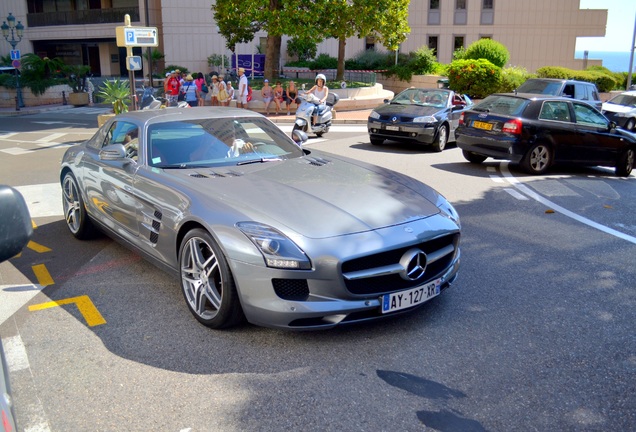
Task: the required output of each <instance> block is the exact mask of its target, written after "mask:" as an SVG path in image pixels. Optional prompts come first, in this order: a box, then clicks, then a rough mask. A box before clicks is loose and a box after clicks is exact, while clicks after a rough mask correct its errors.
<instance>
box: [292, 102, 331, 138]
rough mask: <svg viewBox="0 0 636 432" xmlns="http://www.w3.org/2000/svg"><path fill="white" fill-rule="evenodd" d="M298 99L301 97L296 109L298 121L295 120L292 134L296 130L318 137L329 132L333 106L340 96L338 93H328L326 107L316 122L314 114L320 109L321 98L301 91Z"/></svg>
mask: <svg viewBox="0 0 636 432" xmlns="http://www.w3.org/2000/svg"><path fill="white" fill-rule="evenodd" d="M298 99H300V101H301V102H300V105H299V106H298V109H297V110H296V121H295V122H294V129H293V130H292V136H293V135H294V131H296V130H300V131H303V132H305V133H313V134H315V135H316V136H318V137H321V136H322V135H323V134H326V133H327V132H329V128H330V127H331V120H332V119H333V112H332V111H333V107H334V106H335V105H336V104H337V103H338V100H340V97H339V96H338V95H337V94H336V93H329V95H327V101H326V104H325V105H326V107H325V108H324V109H323V110H322V112H320V113H318V115H317V116H316V121H315V123H314V115H315V113H316V111H317V110H318V105H319V104H320V99H318V98H317V97H316V96H315V95H314V94H313V93H300V94H299V95H298Z"/></svg>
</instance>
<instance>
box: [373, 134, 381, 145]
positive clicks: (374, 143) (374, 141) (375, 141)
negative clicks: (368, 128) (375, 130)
mask: <svg viewBox="0 0 636 432" xmlns="http://www.w3.org/2000/svg"><path fill="white" fill-rule="evenodd" d="M369 139H370V140H371V144H373V145H382V144H384V138H380V137H376V136H373V135H371V136H370V137H369Z"/></svg>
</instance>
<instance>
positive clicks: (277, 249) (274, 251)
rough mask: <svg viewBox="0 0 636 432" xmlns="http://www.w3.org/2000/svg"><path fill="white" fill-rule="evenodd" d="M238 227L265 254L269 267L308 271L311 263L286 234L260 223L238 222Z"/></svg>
mask: <svg viewBox="0 0 636 432" xmlns="http://www.w3.org/2000/svg"><path fill="white" fill-rule="evenodd" d="M236 227H237V228H238V229H240V230H241V231H242V232H243V234H245V235H246V236H247V238H249V239H250V240H251V241H252V243H254V245H256V247H257V248H258V250H259V251H260V252H261V253H262V254H263V258H264V259H265V264H266V265H267V267H272V268H281V269H296V270H308V269H311V262H310V261H309V258H308V257H307V255H305V252H303V251H302V250H301V249H300V248H299V247H298V246H297V245H296V243H294V242H293V241H291V240H290V239H289V238H288V237H287V236H286V235H285V234H283V233H281V232H280V231H278V230H277V229H275V228H272V227H271V226H269V225H264V224H261V223H258V222H238V223H237V224H236Z"/></svg>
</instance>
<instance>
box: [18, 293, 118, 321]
mask: <svg viewBox="0 0 636 432" xmlns="http://www.w3.org/2000/svg"><path fill="white" fill-rule="evenodd" d="M72 303H75V304H77V309H78V310H79V311H80V313H81V314H82V316H83V317H84V319H85V320H86V324H88V326H89V327H94V326H98V325H101V324H106V320H105V319H104V317H103V316H102V314H100V313H99V311H98V310H97V308H96V307H95V305H94V304H93V302H92V301H91V299H90V298H89V297H88V296H87V295H83V296H79V297H72V298H67V299H62V300H57V301H52V302H47V303H40V304H37V305H32V306H29V310H30V311H38V310H43V309H49V308H52V307H56V306H62V305H67V304H72Z"/></svg>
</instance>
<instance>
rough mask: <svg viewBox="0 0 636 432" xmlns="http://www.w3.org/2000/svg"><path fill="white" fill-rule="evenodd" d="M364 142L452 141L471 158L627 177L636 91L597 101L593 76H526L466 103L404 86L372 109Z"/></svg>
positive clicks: (443, 92) (437, 144) (538, 170)
mask: <svg viewBox="0 0 636 432" xmlns="http://www.w3.org/2000/svg"><path fill="white" fill-rule="evenodd" d="M367 128H368V132H369V137H370V140H371V144H374V145H379V144H383V143H384V141H385V140H392V141H400V142H409V143H417V144H425V145H429V146H431V147H432V149H433V150H434V151H438V152H439V151H442V150H443V149H444V148H445V146H446V143H447V142H452V141H456V142H457V146H458V147H459V148H460V149H461V150H462V152H463V155H464V157H465V158H466V159H467V160H468V161H469V162H471V163H481V162H483V161H484V160H486V159H487V158H489V157H490V158H494V159H503V160H509V161H511V162H513V163H516V164H519V165H520V166H521V168H522V169H524V170H525V171H526V172H528V173H530V174H543V173H545V172H546V171H547V170H548V169H550V167H552V166H554V165H556V164H576V165H588V166H609V167H614V169H615V172H616V175H618V176H629V175H630V173H631V172H632V169H633V167H634V158H635V153H636V134H634V133H633V132H634V131H635V130H636V91H631V92H625V93H622V94H620V95H618V96H616V97H614V98H612V99H610V100H609V101H607V102H606V103H602V102H601V101H600V98H599V93H598V90H597V89H596V86H595V85H594V84H592V83H588V82H582V81H575V80H560V79H543V78H538V79H529V80H527V81H526V82H525V83H524V84H522V85H521V86H520V87H519V88H518V89H517V91H515V92H514V93H501V94H493V95H490V96H488V97H486V98H485V99H484V100H483V101H481V102H479V103H477V104H473V102H472V101H471V100H470V98H469V97H468V96H466V95H460V94H457V93H455V92H453V91H452V90H447V89H425V88H409V89H406V90H404V91H403V92H401V93H399V94H398V95H397V96H395V97H394V98H393V99H392V100H391V101H388V100H386V101H385V103H384V104H383V105H381V106H380V107H378V108H376V109H374V110H373V111H372V112H371V114H370V116H369V119H368V121H367Z"/></svg>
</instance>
